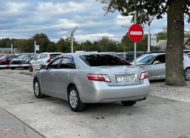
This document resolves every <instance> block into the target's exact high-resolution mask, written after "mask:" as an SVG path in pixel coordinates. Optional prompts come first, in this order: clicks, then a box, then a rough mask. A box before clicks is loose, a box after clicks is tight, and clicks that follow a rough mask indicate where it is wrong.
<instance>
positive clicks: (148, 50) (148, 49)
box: [147, 18, 154, 52]
mask: <svg viewBox="0 0 190 138" xmlns="http://www.w3.org/2000/svg"><path fill="white" fill-rule="evenodd" d="M153 19H154V18H151V19H150V20H149V21H148V48H147V52H150V46H151V32H150V24H151V22H152V20H153Z"/></svg>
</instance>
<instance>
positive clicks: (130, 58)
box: [115, 51, 144, 62]
mask: <svg viewBox="0 0 190 138" xmlns="http://www.w3.org/2000/svg"><path fill="white" fill-rule="evenodd" d="M115 54H116V55H117V56H119V57H121V58H124V59H125V60H127V61H128V62H132V61H133V60H134V52H132V51H130V52H121V53H115ZM143 54H144V52H142V51H137V57H139V56H141V55H143Z"/></svg>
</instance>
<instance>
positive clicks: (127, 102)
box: [121, 101, 136, 106]
mask: <svg viewBox="0 0 190 138" xmlns="http://www.w3.org/2000/svg"><path fill="white" fill-rule="evenodd" d="M121 104H122V105H123V106H133V105H135V104H136V101H122V102H121Z"/></svg>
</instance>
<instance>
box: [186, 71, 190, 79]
mask: <svg viewBox="0 0 190 138" xmlns="http://www.w3.org/2000/svg"><path fill="white" fill-rule="evenodd" d="M185 79H186V80H190V69H187V70H186V71H185Z"/></svg>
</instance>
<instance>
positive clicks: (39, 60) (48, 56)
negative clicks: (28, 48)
mask: <svg viewBox="0 0 190 138" xmlns="http://www.w3.org/2000/svg"><path fill="white" fill-rule="evenodd" d="M61 54H62V53H58V52H55V53H48V52H45V53H41V54H39V55H38V56H37V57H36V58H35V59H33V60H31V61H30V63H29V70H30V71H33V69H35V70H39V69H40V67H41V65H47V64H48V63H49V62H51V61H52V60H53V59H54V58H56V57H57V56H59V55H61Z"/></svg>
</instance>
